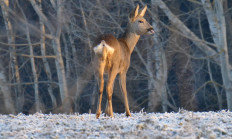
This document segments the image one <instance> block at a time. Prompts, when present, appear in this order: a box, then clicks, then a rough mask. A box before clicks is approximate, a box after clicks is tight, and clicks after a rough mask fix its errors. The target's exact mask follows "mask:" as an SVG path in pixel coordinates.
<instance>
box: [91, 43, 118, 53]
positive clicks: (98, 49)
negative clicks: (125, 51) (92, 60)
mask: <svg viewBox="0 0 232 139" xmlns="http://www.w3.org/2000/svg"><path fill="white" fill-rule="evenodd" d="M103 47H105V48H106V51H107V53H109V54H113V53H114V48H112V47H110V46H109V45H108V44H106V42H105V41H104V40H102V41H101V43H100V44H98V45H97V46H96V47H94V48H93V50H94V53H95V54H102V52H103Z"/></svg>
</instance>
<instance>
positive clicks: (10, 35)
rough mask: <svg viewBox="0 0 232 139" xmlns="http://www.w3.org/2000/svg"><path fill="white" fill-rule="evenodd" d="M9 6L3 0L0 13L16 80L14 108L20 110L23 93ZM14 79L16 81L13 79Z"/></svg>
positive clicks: (12, 71) (6, 0) (5, 0)
mask: <svg viewBox="0 0 232 139" xmlns="http://www.w3.org/2000/svg"><path fill="white" fill-rule="evenodd" d="M7 8H9V0H3V1H2V2H1V9H2V14H3V18H4V23H5V27H6V33H7V39H8V44H10V45H11V47H10V50H9V51H10V62H9V63H10V64H11V74H12V78H13V83H15V82H16V87H14V90H15V95H16V96H18V97H17V98H16V107H17V108H16V109H17V110H19V111H21V108H22V106H23V105H21V104H23V97H24V96H23V94H22V92H21V91H22V90H21V85H20V74H19V68H18V63H17V57H16V48H15V45H14V44H15V37H14V34H13V27H12V23H11V21H10V19H9V17H8V16H9V14H8V9H7ZM15 80H16V81H15Z"/></svg>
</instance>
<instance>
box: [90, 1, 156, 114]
mask: <svg viewBox="0 0 232 139" xmlns="http://www.w3.org/2000/svg"><path fill="white" fill-rule="evenodd" d="M146 10H147V6H145V7H144V8H143V9H142V10H141V11H139V5H137V6H136V8H135V10H134V11H133V12H132V13H131V14H130V16H129V23H128V25H127V29H126V31H125V33H124V36H123V37H122V38H118V39H117V38H115V37H114V36H113V35H102V36H100V37H98V39H97V40H96V41H95V42H94V45H93V46H94V53H95V58H96V59H95V60H96V61H97V66H98V67H97V70H98V74H99V84H100V87H99V98H98V109H97V112H96V118H99V116H100V114H101V102H102V93H103V88H104V78H103V74H104V73H107V74H108V83H107V87H106V91H107V105H106V109H105V113H106V114H107V115H109V116H110V117H113V108H112V95H113V85H114V80H115V78H116V76H117V74H118V73H119V75H120V85H121V88H122V91H123V95H124V104H125V109H126V116H131V114H130V110H129V106H128V100H127V90H126V73H127V70H128V68H129V66H130V57H131V53H132V51H133V50H134V47H135V45H136V44H137V42H138V40H139V38H140V36H141V35H144V34H154V29H153V28H152V26H151V25H150V24H149V23H148V22H147V21H146V19H144V18H143V16H144V14H145V12H146Z"/></svg>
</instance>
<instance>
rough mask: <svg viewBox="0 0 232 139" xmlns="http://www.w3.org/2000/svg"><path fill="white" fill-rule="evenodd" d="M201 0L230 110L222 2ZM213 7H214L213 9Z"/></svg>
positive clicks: (231, 83) (231, 86) (230, 87)
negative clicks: (216, 47) (217, 53)
mask: <svg viewBox="0 0 232 139" xmlns="http://www.w3.org/2000/svg"><path fill="white" fill-rule="evenodd" d="M201 1H202V4H203V7H204V10H205V13H206V15H207V19H208V23H209V27H210V31H211V35H212V37H213V40H214V43H215V44H217V46H218V52H219V59H220V67H221V74H222V79H223V85H224V88H225V92H226V97H227V108H228V109H229V110H230V111H232V77H231V75H230V72H231V71H230V70H231V68H230V67H231V66H230V64H229V56H228V48H227V40H226V39H227V37H226V23H225V16H224V11H223V7H222V2H221V1H219V0H215V1H214V3H211V2H210V0H201ZM213 7H214V8H215V9H213Z"/></svg>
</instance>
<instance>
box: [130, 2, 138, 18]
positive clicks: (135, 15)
mask: <svg viewBox="0 0 232 139" xmlns="http://www.w3.org/2000/svg"><path fill="white" fill-rule="evenodd" d="M138 12H139V5H137V6H136V8H135V9H134V10H133V11H132V12H131V14H130V20H131V21H134V20H135V17H137V15H138Z"/></svg>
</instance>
